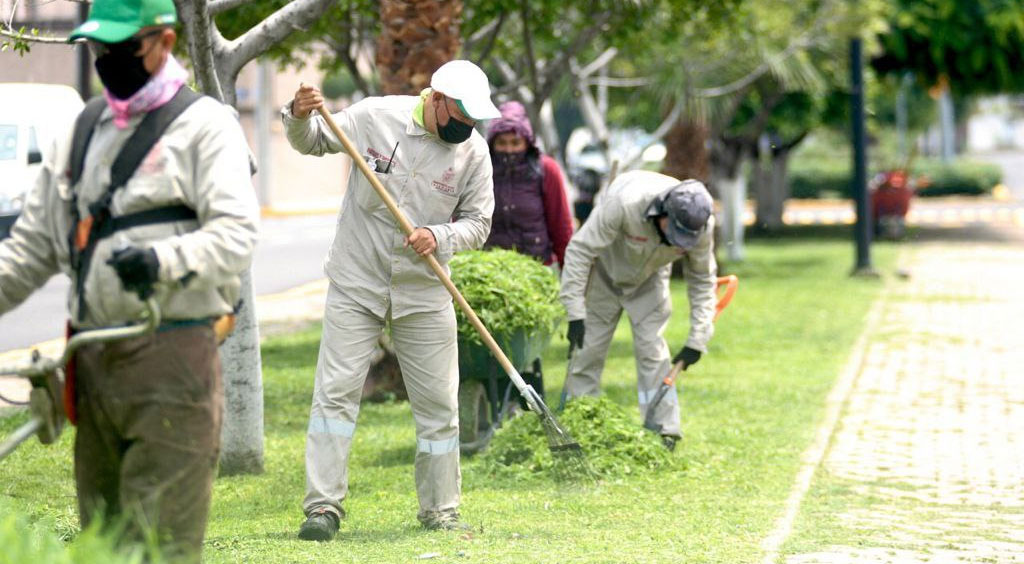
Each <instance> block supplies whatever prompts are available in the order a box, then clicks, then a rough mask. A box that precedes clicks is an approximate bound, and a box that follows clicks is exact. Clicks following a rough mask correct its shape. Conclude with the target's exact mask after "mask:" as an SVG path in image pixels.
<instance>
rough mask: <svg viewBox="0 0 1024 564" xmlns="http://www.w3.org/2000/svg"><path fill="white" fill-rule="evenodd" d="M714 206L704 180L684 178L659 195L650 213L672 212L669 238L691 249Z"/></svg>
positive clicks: (649, 215)
mask: <svg viewBox="0 0 1024 564" xmlns="http://www.w3.org/2000/svg"><path fill="white" fill-rule="evenodd" d="M712 206H713V202H712V200H711V194H710V193H709V192H708V189H707V188H705V187H704V183H702V182H699V181H697V180H684V181H683V182H682V183H681V184H678V185H676V186H673V187H672V188H669V189H668V190H666V191H665V192H663V193H662V194H661V195H660V196H658V197H657V198H655V199H654V201H653V202H651V205H650V206H649V207H648V208H647V217H657V216H661V215H665V216H668V229H666V231H665V239H667V240H668V242H669V243H671V244H673V245H675V246H676V247H680V248H683V249H690V248H693V246H694V245H696V244H697V240H698V239H700V236H701V234H702V233H703V232H704V228H705V227H707V224H708V218H709V217H711V212H712Z"/></svg>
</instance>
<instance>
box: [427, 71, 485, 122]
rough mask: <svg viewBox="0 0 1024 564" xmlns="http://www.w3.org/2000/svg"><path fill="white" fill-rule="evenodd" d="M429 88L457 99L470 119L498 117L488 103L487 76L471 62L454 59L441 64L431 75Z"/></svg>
mask: <svg viewBox="0 0 1024 564" xmlns="http://www.w3.org/2000/svg"><path fill="white" fill-rule="evenodd" d="M430 87H431V88H433V89H434V90H435V91H437V92H440V93H442V94H444V95H445V96H448V97H449V98H454V99H455V100H457V101H458V102H459V104H460V108H461V109H462V111H463V112H464V113H465V114H466V116H467V117H469V118H470V119H473V120H481V119H494V118H499V117H501V112H500V111H498V108H497V107H495V105H494V103H493V102H491V87H490V85H489V84H488V82H487V75H486V74H484V71H482V70H480V67H478V66H476V65H475V64H473V63H472V62H470V61H464V60H455V61H448V62H447V63H445V64H443V65H441V68H439V69H437V70H436V71H434V75H433V76H432V77H430Z"/></svg>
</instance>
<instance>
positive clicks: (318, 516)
mask: <svg viewBox="0 0 1024 564" xmlns="http://www.w3.org/2000/svg"><path fill="white" fill-rule="evenodd" d="M339 521H340V519H339V518H338V516H337V515H335V514H334V512H332V511H328V510H326V509H319V510H317V511H315V512H314V513H310V514H309V517H306V522H305V523H303V524H302V526H301V527H299V538H300V539H302V540H309V541H329V540H331V539H333V538H334V535H336V534H338V523H339Z"/></svg>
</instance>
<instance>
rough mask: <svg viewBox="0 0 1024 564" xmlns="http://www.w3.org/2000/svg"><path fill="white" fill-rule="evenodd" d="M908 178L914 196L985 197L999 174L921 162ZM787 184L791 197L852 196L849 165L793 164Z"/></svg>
mask: <svg viewBox="0 0 1024 564" xmlns="http://www.w3.org/2000/svg"><path fill="white" fill-rule="evenodd" d="M874 172H877V171H872V173H871V174H874ZM912 178H913V179H914V180H915V182H917V192H916V193H917V195H918V196H924V197H928V196H946V195H951V194H962V195H979V194H988V193H989V192H991V191H992V188H993V187H995V186H996V185H997V184H999V182H1000V181H1001V180H1002V171H1001V170H1000V169H999V167H998V166H997V165H993V164H988V163H979V162H975V161H968V160H957V161H954V162H953V163H950V164H945V163H942V162H939V161H934V160H921V161H918V162H917V163H914V166H913V171H912ZM869 179H870V176H869ZM789 181H790V187H791V188H792V195H793V196H792V197H794V198H822V197H840V198H849V197H851V196H852V194H851V189H850V185H851V174H850V165H849V163H845V162H837V161H835V160H828V161H817V162H808V161H804V162H800V163H796V162H794V163H793V165H792V166H791V167H790V171H789Z"/></svg>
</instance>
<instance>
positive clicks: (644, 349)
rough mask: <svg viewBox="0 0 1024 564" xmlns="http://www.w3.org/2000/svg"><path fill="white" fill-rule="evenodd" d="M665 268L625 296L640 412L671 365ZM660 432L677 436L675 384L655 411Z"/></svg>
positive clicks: (667, 290)
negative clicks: (667, 336)
mask: <svg viewBox="0 0 1024 564" xmlns="http://www.w3.org/2000/svg"><path fill="white" fill-rule="evenodd" d="M669 275H670V271H669V270H668V269H662V270H661V271H658V272H657V273H655V274H654V275H653V276H651V278H649V279H648V280H647V281H645V282H644V283H643V284H641V285H640V287H638V288H637V290H636V292H635V293H633V294H632V295H631V296H629V297H628V298H627V299H626V300H624V303H623V306H624V307H625V309H626V313H627V314H628V315H629V320H630V325H631V328H632V330H633V354H634V357H635V359H636V371H637V396H638V398H637V399H638V402H637V403H638V404H639V407H640V415H641V416H644V417H646V415H647V407H648V404H649V403H650V402H651V400H653V399H654V396H655V394H657V392H658V388H659V387H660V386H661V382H662V380H663V379H664V378H665V376H667V375H668V371H669V370H670V369H671V367H672V360H671V352H670V351H669V348H668V343H666V342H665V337H664V335H665V328H666V327H667V326H668V320H669V318H670V317H671V316H672V298H671V295H670V294H669ZM654 422H655V423H656V424H658V425H661V434H663V435H673V436H679V397H678V395H677V392H676V387H673V388H672V389H670V390H669V391H668V392H667V393H666V394H665V397H664V398H662V400H661V402H660V403H659V404H658V406H657V408H656V410H655V413H654Z"/></svg>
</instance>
